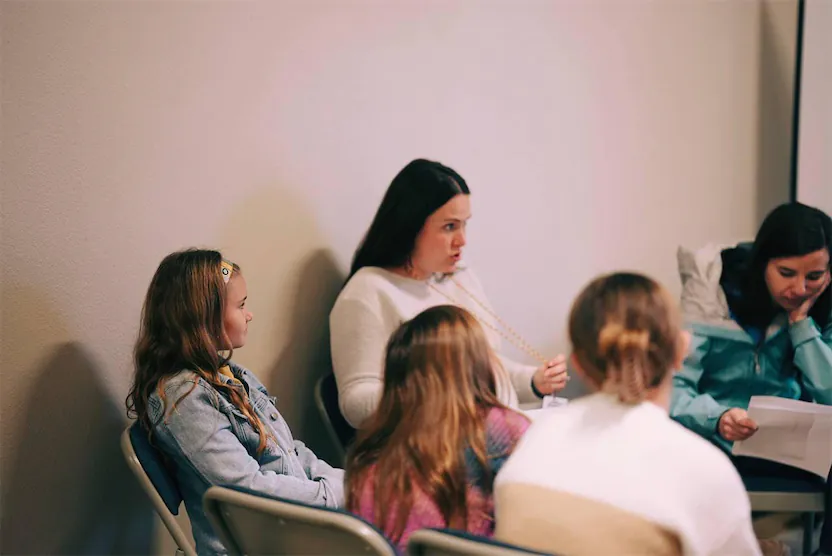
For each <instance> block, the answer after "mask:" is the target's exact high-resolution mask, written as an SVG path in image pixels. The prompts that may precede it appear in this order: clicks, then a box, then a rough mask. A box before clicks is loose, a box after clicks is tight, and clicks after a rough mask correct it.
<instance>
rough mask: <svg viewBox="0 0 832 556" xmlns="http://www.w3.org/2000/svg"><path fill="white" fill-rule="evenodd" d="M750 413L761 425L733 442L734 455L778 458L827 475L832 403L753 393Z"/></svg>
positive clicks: (831, 453) (831, 448) (830, 456)
mask: <svg viewBox="0 0 832 556" xmlns="http://www.w3.org/2000/svg"><path fill="white" fill-rule="evenodd" d="M732 411H733V410H732ZM726 415H727V412H726ZM747 417H748V418H749V419H750V420H753V421H754V422H755V424H756V425H757V426H758V429H757V431H756V432H755V433H753V436H749V437H747V438H746V439H744V440H739V441H737V442H735V443H734V449H733V454H734V455H737V456H752V457H757V458H762V459H767V460H771V461H776V462H780V463H783V464H786V465H791V466H792V467H798V468H800V469H805V470H806V471H810V472H812V473H815V474H816V475H819V476H821V477H823V478H826V476H827V474H828V473H829V467H830V466H832V407H830V406H826V405H820V404H814V403H807V402H800V401H797V400H789V399H786V398H778V397H774V396H754V397H752V398H751V402H750V403H749V405H748V412H747ZM721 421H722V420H721V419H720V428H721ZM721 433H722V432H721V430H720V434H721Z"/></svg>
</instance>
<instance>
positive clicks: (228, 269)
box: [220, 260, 234, 284]
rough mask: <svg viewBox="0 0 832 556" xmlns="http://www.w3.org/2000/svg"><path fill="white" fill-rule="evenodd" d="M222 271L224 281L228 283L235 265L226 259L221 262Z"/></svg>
mask: <svg viewBox="0 0 832 556" xmlns="http://www.w3.org/2000/svg"><path fill="white" fill-rule="evenodd" d="M220 272H221V273H222V281H223V282H225V283H226V284H227V283H228V281H229V280H231V273H232V272H234V265H233V264H232V263H230V262H228V261H225V260H224V261H222V262H221V263H220Z"/></svg>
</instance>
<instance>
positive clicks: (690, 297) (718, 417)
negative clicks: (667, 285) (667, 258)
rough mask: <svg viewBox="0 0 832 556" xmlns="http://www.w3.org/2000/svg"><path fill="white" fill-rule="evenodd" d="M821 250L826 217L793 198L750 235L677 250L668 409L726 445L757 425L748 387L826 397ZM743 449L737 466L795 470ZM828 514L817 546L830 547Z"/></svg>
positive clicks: (825, 250)
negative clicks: (683, 350)
mask: <svg viewBox="0 0 832 556" xmlns="http://www.w3.org/2000/svg"><path fill="white" fill-rule="evenodd" d="M830 253H832V220H830V218H829V216H828V215H827V214H825V213H824V212H822V211H820V210H818V209H816V208H812V207H808V206H806V205H802V204H800V203H789V204H785V205H781V206H779V207H777V208H776V209H774V210H773V211H772V212H771V213H770V214H769V215H768V216H767V217H766V219H765V221H764V222H763V224H762V226H761V227H760V230H759V232H758V233H757V237H756V239H755V240H754V243H753V244H740V245H738V246H736V247H733V248H728V249H720V248H716V247H706V248H705V249H703V250H700V251H698V252H695V253H694V252H690V251H686V250H684V249H680V250H679V271H680V274H681V277H682V310H683V312H684V315H685V318H686V320H687V322H688V324H689V325H690V327H691V331H692V333H693V339H692V345H691V352H690V354H689V356H688V358H687V360H686V361H685V365H684V368H683V369H682V371H681V372H679V373H678V374H677V375H676V376H675V377H674V391H673V400H672V402H671V416H672V417H673V418H674V419H676V420H677V421H678V422H679V423H681V424H682V425H684V426H685V427H687V428H689V429H691V430H692V431H694V432H696V433H698V434H700V435H701V436H703V437H705V438H707V439H709V440H711V441H712V442H714V443H715V444H717V445H718V446H720V447H722V448H723V449H725V450H726V451H729V452H730V449H731V446H732V444H733V442H734V441H736V440H744V439H746V438H749V437H750V436H751V435H753V434H754V433H755V432H756V430H757V425H756V423H754V422H753V420H751V419H749V417H748V414H747V412H746V409H747V408H748V403H749V400H750V398H751V396H755V395H764V396H780V397H784V398H791V399H803V400H808V401H814V402H816V403H820V404H826V405H832V288H830V287H829V284H830V273H831V272H832V271H830ZM749 459H751V458H734V461H735V465H737V467H738V469H739V470H740V473H742V474H744V475H749V474H765V475H768V476H771V475H791V476H798V475H802V474H801V473H800V470H796V469H794V468H791V467H788V466H784V465H780V464H775V463H773V462H763V461H762V460H753V459H752V460H751V461H748V460H749ZM807 475H810V476H811V477H815V476H814V475H811V474H808V473H807ZM807 478H808V477H807ZM828 488H829V484H828V481H827V490H828ZM828 506H829V494H828V492H827V507H828ZM827 514H829V510H828V509H827ZM830 521H832V520H828V519H827V520H826V524H825V525H824V531H823V533H822V540H821V550H822V551H823V552H824V553H829V554H832V546H830V544H832V535H831V534H830V531H829V529H830V527H829V523H830Z"/></svg>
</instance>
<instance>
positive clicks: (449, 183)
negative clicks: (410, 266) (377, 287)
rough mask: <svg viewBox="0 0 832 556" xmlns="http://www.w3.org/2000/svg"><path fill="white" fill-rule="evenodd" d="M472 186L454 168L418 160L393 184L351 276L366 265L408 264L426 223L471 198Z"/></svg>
mask: <svg viewBox="0 0 832 556" xmlns="http://www.w3.org/2000/svg"><path fill="white" fill-rule="evenodd" d="M469 193H470V191H469V190H468V184H466V183H465V180H464V179H463V178H462V176H460V175H459V174H457V173H456V172H455V171H454V170H452V169H451V168H448V167H447V166H443V165H442V164H440V163H438V162H433V161H431V160H425V159H422V158H419V159H416V160H414V161H413V162H411V163H410V164H408V165H407V166H405V167H404V168H403V169H402V170H401V171H400V172H399V173H398V174H397V175H396V177H395V178H393V181H392V182H391V183H390V187H388V188H387V192H386V193H385V194H384V198H383V199H382V200H381V205H379V207H378V211H376V215H375V217H374V218H373V223H372V224H370V229H369V230H368V231H367V234H366V235H365V236H364V239H363V240H362V241H361V243H360V244H359V246H358V249H357V250H356V252H355V256H354V257H353V260H352V268H350V277H352V275H353V274H355V273H356V272H358V271H359V270H360V269H362V268H364V267H365V266H378V267H382V268H395V267H400V266H402V265H404V264H405V263H406V262H407V260H408V257H410V254H411V253H412V252H413V247H414V246H415V243H416V236H418V235H419V232H420V231H421V229H422V227H423V226H424V225H425V220H427V219H428V217H429V216H430V215H431V214H433V213H434V212H436V210H437V209H438V208H439V207H441V206H442V205H444V204H445V203H447V202H448V201H450V200H451V199H452V198H454V197H455V196H457V195H460V194H464V195H468V194H469Z"/></svg>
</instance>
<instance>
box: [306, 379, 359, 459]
mask: <svg viewBox="0 0 832 556" xmlns="http://www.w3.org/2000/svg"><path fill="white" fill-rule="evenodd" d="M315 405H316V406H318V412H320V414H321V419H322V420H323V422H324V426H325V427H326V430H327V433H328V434H329V436H330V439H331V440H332V442H333V444H335V447H336V448H337V449H338V451H339V455H340V457H341V464H342V465H343V460H344V455H345V454H346V452H347V446H349V445H350V443H351V442H352V441H353V439H354V438H355V429H354V428H352V427H351V426H350V424H349V423H347V420H346V419H344V416H343V415H341V409H340V407H338V385H337V384H336V382H335V375H334V374H332V373H329V374H328V375H325V376H322V377H321V378H319V379H318V381H317V382H316V383H315Z"/></svg>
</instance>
